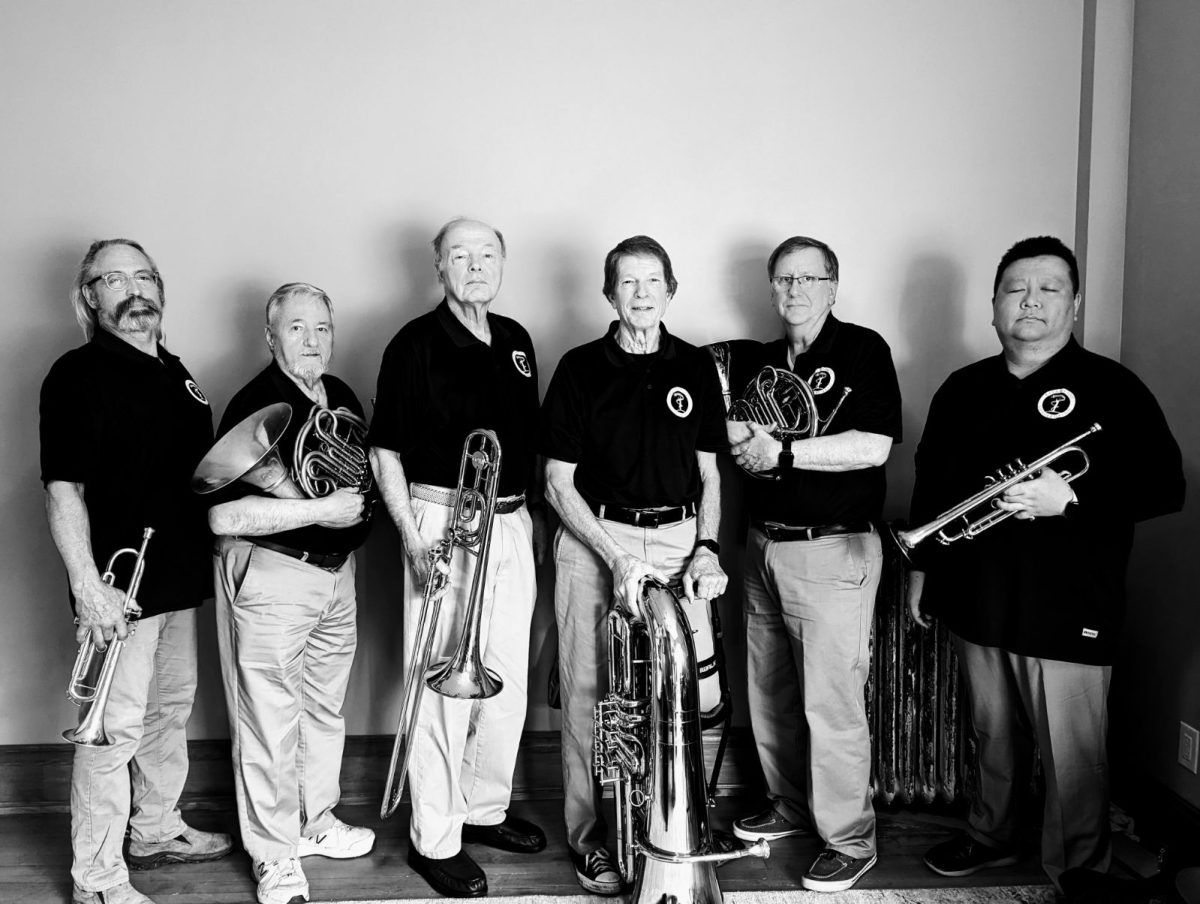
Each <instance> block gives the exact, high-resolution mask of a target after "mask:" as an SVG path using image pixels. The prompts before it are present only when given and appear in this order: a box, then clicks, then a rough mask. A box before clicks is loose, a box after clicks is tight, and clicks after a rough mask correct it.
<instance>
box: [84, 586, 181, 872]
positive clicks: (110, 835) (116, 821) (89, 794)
mask: <svg viewBox="0 0 1200 904" xmlns="http://www.w3.org/2000/svg"><path fill="white" fill-rule="evenodd" d="M195 693H196V610H195V609H186V610H184V611H182V612H168V613H166V614H164V615H155V616H152V617H150V618H145V619H142V620H141V621H139V622H138V623H137V628H136V629H135V630H134V632H133V634H132V635H131V636H130V637H129V638H128V639H127V640H126V641H125V644H124V649H123V650H122V651H121V658H120V659H119V660H118V661H117V671H116V674H115V675H114V676H113V683H112V693H111V695H110V696H109V700H108V706H107V708H106V709H105V712H104V731H105V733H106V734H107V735H108V738H109V740H110V741H112V744H111V745H110V746H107V747H76V748H75V761H74V764H73V765H72V768H71V849H72V855H73V859H72V862H71V877H72V878H73V879H74V880H75V884H76V885H78V886H79V887H80V888H82V889H85V890H87V891H106V890H107V889H110V888H112V887H113V886H114V885H120V884H121V883H123V882H127V881H128V880H129V872H128V870H127V869H126V866H125V858H124V855H123V854H122V851H121V847H122V844H123V842H124V839H125V826H126V824H128V825H129V828H130V833H131V836H132V838H133V839H134V840H135V841H139V842H149V843H153V842H156V841H165V840H167V839H169V838H174V837H175V836H176V835H179V834H180V833H181V832H183V830H184V828H185V825H184V822H183V816H182V815H181V814H180V812H179V795H180V794H181V793H182V792H183V784H184V781H185V780H186V779H187V771H188V754H187V737H186V736H185V734H184V728H185V726H186V725H187V720H188V716H189V715H191V712H192V699H193V698H194V697H195ZM131 804H132V813H131V811H130V807H131Z"/></svg>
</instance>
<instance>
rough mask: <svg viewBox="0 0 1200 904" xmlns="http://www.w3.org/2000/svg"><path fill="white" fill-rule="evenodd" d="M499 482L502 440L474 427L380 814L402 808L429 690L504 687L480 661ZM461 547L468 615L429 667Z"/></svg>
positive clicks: (425, 603) (434, 560) (481, 693)
mask: <svg viewBox="0 0 1200 904" xmlns="http://www.w3.org/2000/svg"><path fill="white" fill-rule="evenodd" d="M468 475H469V476H468ZM499 484H500V440H499V439H498V438H497V437H496V434H495V433H493V432H492V431H491V430H473V431H472V432H471V433H470V434H468V435H467V439H466V441H465V442H464V443H463V454H462V460H461V462H460V463H459V466H458V489H457V491H456V492H455V494H454V504H453V514H452V515H451V520H450V530H449V531H448V532H447V534H446V537H445V538H444V539H442V540H441V541H439V542H438V543H437V544H436V545H434V547H433V548H432V549H430V550H429V580H428V581H427V582H426V584H425V595H424V597H423V599H422V601H421V614H420V616H419V617H418V620H417V628H416V638H415V641H414V643H413V647H412V658H411V662H410V663H409V668H408V671H407V673H406V676H405V679H404V693H403V701H402V703H401V707H400V724H399V727H398V728H397V729H396V739H395V741H394V742H393V744H392V760H391V764H390V765H389V766H388V775H387V781H386V782H385V784H384V789H383V802H382V803H381V804H380V807H379V816H380V818H381V819H387V818H388V817H389V816H391V815H392V814H393V813H395V812H396V809H397V808H398V807H399V806H400V798H401V797H402V795H403V794H404V782H405V779H406V778H407V777H408V761H409V758H410V757H411V755H412V746H413V745H412V741H413V738H414V737H415V736H416V731H417V718H418V716H419V715H420V711H421V697H422V696H423V695H424V692H425V688H426V687H429V688H430V689H431V690H433V691H435V692H436V693H439V694H441V695H442V696H443V697H454V698H457V699H459V700H486V699H487V698H488V697H494V696H496V694H498V693H500V691H501V690H502V689H503V688H504V682H503V681H501V680H500V676H499V675H497V674H496V673H495V672H493V671H492V670H491V669H489V668H487V667H486V666H485V665H484V664H483V653H482V648H481V640H480V630H481V622H482V616H483V589H484V588H483V581H484V576H485V574H486V572H487V563H488V553H489V550H490V549H491V543H492V516H493V514H495V511H496V496H497V489H498V487H499ZM456 548H457V549H462V550H465V551H466V552H468V553H474V554H475V572H474V576H473V577H472V579H471V593H470V597H469V602H468V603H467V612H466V616H465V618H464V622H463V629H462V633H461V634H460V635H459V639H458V647H457V649H456V650H455V651H454V654H453V655H452V656H450V657H449V658H448V659H443V660H442V661H441V662H438V663H436V664H434V665H433V666H432V667H430V665H429V660H430V658H431V657H432V655H433V642H434V637H435V635H436V629H437V624H438V615H439V614H440V612H441V607H442V598H443V597H444V596H445V595H446V591H448V590H449V589H450V563H451V560H452V559H453V557H454V550H455V549H456Z"/></svg>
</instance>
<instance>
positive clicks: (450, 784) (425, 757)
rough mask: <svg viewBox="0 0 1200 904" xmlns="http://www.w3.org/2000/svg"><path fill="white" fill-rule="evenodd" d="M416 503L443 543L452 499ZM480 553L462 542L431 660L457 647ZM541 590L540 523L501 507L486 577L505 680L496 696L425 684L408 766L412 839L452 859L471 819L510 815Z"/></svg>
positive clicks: (412, 625)
mask: <svg viewBox="0 0 1200 904" xmlns="http://www.w3.org/2000/svg"><path fill="white" fill-rule="evenodd" d="M412 508H413V515H414V517H415V518H416V522H417V528H418V530H419V531H420V534H421V537H422V539H424V540H425V541H427V542H429V543H436V542H437V541H438V540H441V539H442V538H444V537H445V536H446V532H447V528H448V527H449V526H450V516H451V509H450V507H449V506H447V505H442V504H440V503H437V502H428V501H425V500H423V499H415V498H414V499H413V500H412ZM475 561H476V557H475V556H474V555H472V554H470V553H467V552H465V551H464V550H462V549H456V550H455V551H454V555H453V558H452V560H451V563H450V587H449V589H448V590H447V592H446V595H445V596H444V597H443V598H442V604H441V614H440V616H439V618H438V621H437V625H436V626H435V630H434V641H433V653H432V655H431V659H430V662H431V664H432V663H434V662H437V661H438V660H440V659H443V658H445V657H448V656H450V655H452V654H453V653H454V650H455V648H456V647H457V646H458V638H459V636H460V634H461V633H462V628H463V622H464V616H465V615H466V610H467V602H468V596H469V595H470V592H471V576H472V575H473V574H474V572H475ZM404 567H405V571H404V659H405V674H407V672H408V666H409V664H410V663H411V662H412V657H413V647H414V644H415V641H416V636H415V635H416V630H417V621H418V619H419V618H420V614H421V602H422V599H423V597H424V593H425V588H424V586H423V585H422V584H421V583H420V582H419V581H418V580H417V578H416V576H415V575H414V574H413V571H412V568H411V565H410V563H409V562H408V559H407V558H406V559H405V566H404ZM536 596H537V585H536V578H535V574H534V567H533V532H532V527H531V524H530V519H529V512H528V511H527V510H526V509H525V507H524V506H522V507H521V508H520V509H518V510H517V511H515V512H511V513H509V514H507V515H496V516H495V520H494V521H493V524H492V545H491V554H490V555H489V557H488V568H487V573H486V574H485V575H484V579H483V616H482V619H481V631H480V636H481V640H480V644H481V647H482V652H483V663H484V665H485V666H486V667H487V668H489V669H491V670H492V671H493V672H495V673H496V674H497V675H498V676H499V677H500V680H501V681H503V682H504V689H503V690H502V691H501V692H500V693H499V694H497V695H496V696H495V697H492V698H491V699H488V700H454V699H450V698H449V697H443V696H441V695H440V694H436V693H434V692H432V691H429V690H426V691H425V693H424V695H423V697H422V700H421V706H420V709H419V715H418V718H417V729H416V731H415V732H414V736H413V738H412V742H411V743H412V745H413V746H412V753H411V756H410V760H409V770H408V787H409V792H410V794H411V796H412V821H411V823H410V825H409V834H410V836H411V837H412V843H413V846H414V847H416V849H417V850H418V851H419V852H420V853H421V854H423V855H424V856H426V857H432V858H436V859H445V858H447V857H453V856H454V855H455V854H457V853H458V852H459V850H460V848H461V843H462V825H463V823H464V822H469V823H472V824H473V825H495V824H497V823H501V822H503V821H504V817H505V815H506V814H507V811H508V802H509V798H510V797H511V796H512V778H513V769H514V768H515V766H516V762H517V748H518V746H519V745H520V742H521V730H522V728H523V727H524V725H525V706H526V702H527V697H526V689H527V686H528V683H529V623H530V620H531V619H532V618H533V604H534V601H535V599H536Z"/></svg>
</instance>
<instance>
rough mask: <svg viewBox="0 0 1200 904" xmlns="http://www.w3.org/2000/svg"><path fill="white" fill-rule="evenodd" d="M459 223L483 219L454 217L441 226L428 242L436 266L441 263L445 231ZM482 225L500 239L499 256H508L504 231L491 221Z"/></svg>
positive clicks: (479, 221) (478, 221) (480, 221)
mask: <svg viewBox="0 0 1200 904" xmlns="http://www.w3.org/2000/svg"><path fill="white" fill-rule="evenodd" d="M459 223H483V220H476V219H473V218H471V217H455V218H454V219H453V220H450V221H449V222H448V223H447V224H446V225H445V226H443V227H442V228H441V229H439V230H438V232H437V235H435V236H434V237H433V241H432V242H431V243H430V244H432V245H433V260H434V263H435V264H437V265H438V266H441V263H442V251H443V250H444V249H443V248H442V246H443V245H444V244H445V243H446V233H447V232H449V231H450V230H451V228H453V227H454V226H457V225H458V224H459ZM483 225H484V226H487V228H488V229H490V230H492V232H494V233H496V238H497V239H499V240H500V257H502V258H507V257H508V248H507V246H506V245H505V244H504V233H502V232H501V231H500V230H499V229H497V228H496V227H495V226H493V225H492V224H491V223H483Z"/></svg>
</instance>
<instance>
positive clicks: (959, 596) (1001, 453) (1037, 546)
mask: <svg viewBox="0 0 1200 904" xmlns="http://www.w3.org/2000/svg"><path fill="white" fill-rule="evenodd" d="M1093 423H1099V424H1100V426H1101V428H1102V429H1101V432H1100V433H1095V434H1092V435H1091V436H1089V437H1087V438H1086V439H1084V440H1082V441H1081V442H1080V444H1079V445H1080V447H1081V448H1082V449H1083V450H1084V451H1085V452H1086V453H1087V455H1088V457H1089V459H1090V461H1091V467H1090V469H1089V470H1088V472H1087V473H1086V474H1084V475H1083V476H1082V477H1080V478H1079V479H1078V480H1076V481H1075V482H1074V483H1072V484H1071V486H1072V488H1073V489H1074V490H1075V492H1076V495H1077V496H1078V497H1079V504H1078V505H1077V506H1074V505H1072V506H1069V507H1068V512H1067V514H1066V516H1064V517H1051V518H1036V519H1034V520H1032V521H1018V520H1017V519H1016V518H1008V519H1006V520H1005V521H1003V522H1001V523H1000V524H998V525H996V526H995V527H993V528H991V529H989V530H987V531H985V532H984V533H982V534H980V535H979V536H977V537H975V538H974V539H972V540H960V541H958V542H957V543H954V544H952V545H951V546H941V545H940V544H939V543H938V541H937V540H936V539H935V538H930V539H929V540H926V541H925V542H924V543H923V544H922V545H921V546H920V547H918V549H917V562H918V564H919V566H920V567H921V568H923V569H925V570H926V571H927V578H926V582H925V591H924V597H923V605H924V606H925V608H926V610H927V611H930V612H933V613H935V614H937V615H940V616H941V617H942V618H943V619H944V620H945V621H946V623H947V624H948V625H949V627H950V629H951V630H953V631H954V632H955V633H956V634H958V635H959V636H961V637H964V638H966V639H967V640H969V641H971V642H973V643H977V644H982V645H984V646H994V647H1000V648H1002V649H1004V650H1008V651H1010V652H1013V653H1018V654H1021V655H1025V656H1037V657H1041V658H1045V659H1058V660H1064V661H1067V662H1081V663H1090V664H1094V665H1099V664H1106V663H1110V662H1112V660H1113V655H1114V652H1115V648H1116V641H1117V632H1118V628H1119V625H1120V621H1121V618H1122V615H1123V610H1124V605H1125V566H1126V562H1127V561H1128V558H1129V550H1130V545H1131V543H1132V539H1133V524H1134V522H1135V521H1141V520H1143V519H1145V518H1151V517H1154V516H1155V515H1161V514H1165V513H1167V512H1174V511H1178V510H1179V509H1180V508H1181V507H1182V505H1183V493H1184V478H1183V472H1182V467H1181V463H1180V454H1179V447H1178V445H1176V443H1175V440H1174V438H1173V437H1172V436H1171V432H1170V430H1169V429H1168V427H1167V423H1166V420H1165V419H1164V417H1163V414H1162V411H1161V409H1160V408H1159V407H1158V403H1157V402H1156V401H1155V400H1154V397H1153V396H1152V395H1151V394H1150V391H1149V390H1148V389H1147V388H1146V387H1145V386H1144V385H1143V384H1142V382H1141V381H1140V380H1139V379H1138V378H1137V377H1136V376H1134V375H1133V374H1132V373H1130V372H1129V371H1128V370H1126V369H1125V368H1124V367H1122V366H1121V365H1120V364H1118V363H1117V362H1115V361H1111V360H1109V359H1107V358H1104V357H1101V356H1100V355H1096V354H1093V353H1091V352H1089V351H1085V350H1084V349H1083V348H1082V347H1080V346H1079V345H1078V344H1077V343H1076V342H1075V340H1074V339H1071V340H1070V341H1069V342H1068V343H1067V345H1066V347H1064V348H1063V349H1062V350H1061V351H1060V352H1059V353H1058V354H1056V355H1055V356H1054V357H1053V358H1051V359H1050V360H1049V361H1048V362H1046V363H1045V364H1044V365H1042V367H1040V368H1039V369H1038V370H1036V371H1034V372H1033V373H1032V374H1030V375H1029V376H1027V377H1025V378H1024V379H1018V378H1017V377H1015V376H1013V375H1012V374H1011V373H1009V371H1008V368H1007V366H1006V365H1005V362H1004V356H1003V355H997V356H995V357H993V358H987V359H985V360H983V361H979V362H977V363H975V364H972V365H970V366H968V367H965V368H963V369H962V370H959V371H956V372H955V373H953V374H951V375H950V377H949V379H947V380H946V382H945V383H944V384H943V385H942V387H941V388H940V389H939V390H938V391H937V394H936V395H935V396H934V397H933V402H932V404H931V405H930V408H929V417H928V420H927V421H926V423H925V432H924V435H923V436H922V437H921V442H920V445H919V446H918V447H917V457H916V464H917V477H916V485H915V486H914V488H913V501H912V514H911V521H912V523H913V524H914V525H924V524H927V523H929V522H931V521H932V520H934V519H935V518H936V517H937V516H938V515H939V514H941V513H942V512H944V511H946V510H948V509H950V508H952V507H954V506H955V505H957V504H958V503H960V502H963V501H964V500H966V499H967V498H969V497H970V496H972V495H973V494H975V493H976V492H978V491H979V490H981V489H983V487H984V484H985V478H986V477H987V476H988V475H989V474H995V473H996V472H997V470H998V469H1000V468H1002V467H1004V466H1006V465H1009V464H1011V463H1013V462H1015V461H1016V460H1017V459H1018V458H1020V459H1023V460H1024V461H1025V462H1026V463H1027V464H1028V463H1029V462H1032V461H1034V460H1035V459H1037V458H1039V457H1041V456H1042V455H1044V454H1046V453H1048V452H1050V451H1051V450H1052V449H1055V448H1057V447H1058V446H1060V445H1062V444H1063V443H1065V442H1067V441H1068V440H1070V439H1073V438H1074V437H1076V436H1078V435H1079V434H1081V433H1083V432H1084V431H1085V430H1087V429H1088V427H1090V426H1091V425H1092V424H1093ZM1065 468H1070V469H1072V470H1076V469H1078V468H1079V459H1078V457H1077V456H1072V457H1071V458H1070V459H1064V461H1062V462H1061V463H1059V464H1058V465H1057V470H1063V469H1065ZM953 529H955V526H953V525H952V526H951V528H948V530H953Z"/></svg>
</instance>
